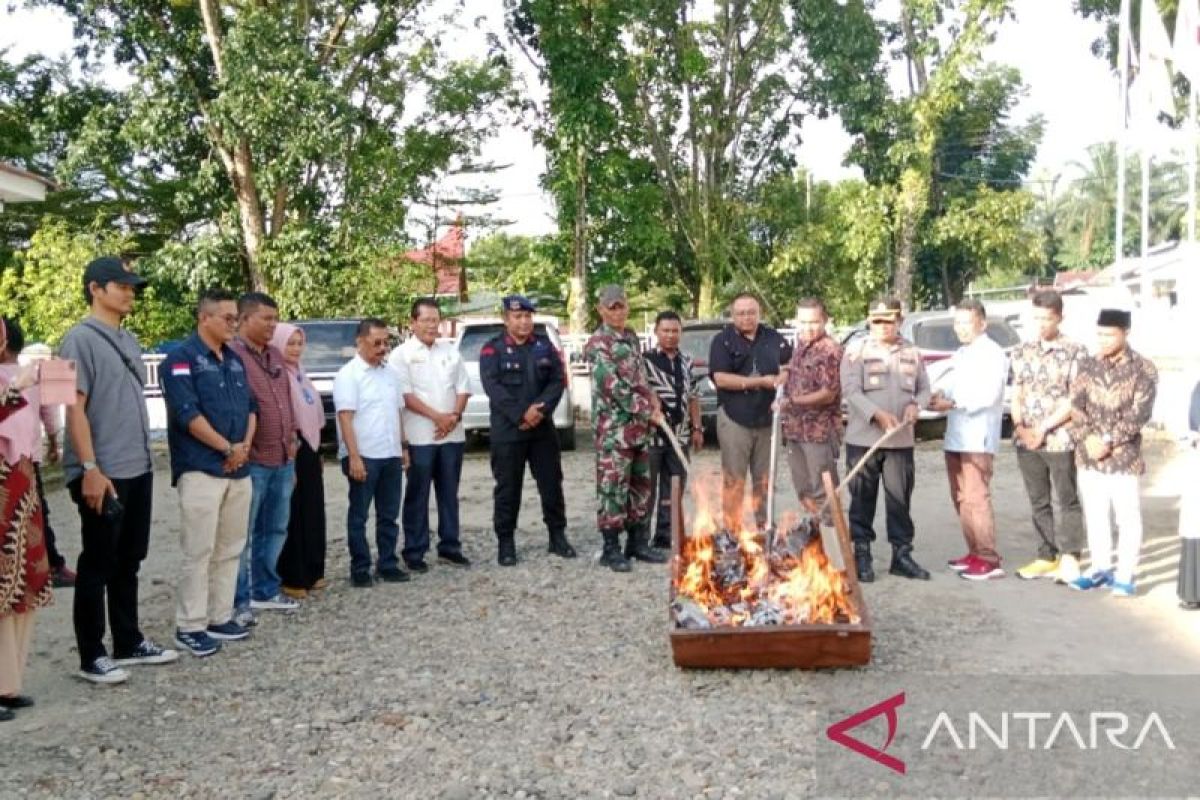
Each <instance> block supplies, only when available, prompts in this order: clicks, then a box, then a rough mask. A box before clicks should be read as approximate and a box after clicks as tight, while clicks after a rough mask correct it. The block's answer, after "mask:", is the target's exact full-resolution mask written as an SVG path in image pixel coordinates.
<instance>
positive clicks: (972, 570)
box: [958, 558, 1004, 581]
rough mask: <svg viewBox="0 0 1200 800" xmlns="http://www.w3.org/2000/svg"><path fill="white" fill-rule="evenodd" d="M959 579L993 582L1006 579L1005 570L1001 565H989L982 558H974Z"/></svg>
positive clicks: (959, 575) (960, 573) (959, 574)
mask: <svg viewBox="0 0 1200 800" xmlns="http://www.w3.org/2000/svg"><path fill="white" fill-rule="evenodd" d="M958 577H960V578H965V579H966V580H969V581H992V580H996V579H997V578H1003V577H1004V570H1003V569H1002V568H1001V567H1000V565H999V564H989V563H988V562H986V561H984V560H983V559H982V558H973V559H971V563H970V564H968V565H967V568H966V569H964V570H963V571H962V572H959V573H958Z"/></svg>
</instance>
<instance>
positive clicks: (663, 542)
mask: <svg viewBox="0 0 1200 800" xmlns="http://www.w3.org/2000/svg"><path fill="white" fill-rule="evenodd" d="M650 546H651V547H653V548H654V549H655V550H670V549H671V534H669V533H668V534H666V535H662V536H660V535H658V534H655V536H654V539H652V540H651V542H650Z"/></svg>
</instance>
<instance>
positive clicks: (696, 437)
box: [692, 425, 704, 451]
mask: <svg viewBox="0 0 1200 800" xmlns="http://www.w3.org/2000/svg"><path fill="white" fill-rule="evenodd" d="M703 449H704V431H703V429H701V428H700V426H699V425H697V426H696V427H694V428H692V450H693V451H699V450H703Z"/></svg>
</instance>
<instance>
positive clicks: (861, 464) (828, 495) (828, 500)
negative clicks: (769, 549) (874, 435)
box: [817, 420, 912, 515]
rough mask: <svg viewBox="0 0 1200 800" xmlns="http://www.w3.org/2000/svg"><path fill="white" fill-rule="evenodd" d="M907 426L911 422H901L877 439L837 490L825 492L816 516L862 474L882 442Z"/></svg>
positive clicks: (881, 445) (839, 502)
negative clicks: (823, 500) (856, 476)
mask: <svg viewBox="0 0 1200 800" xmlns="http://www.w3.org/2000/svg"><path fill="white" fill-rule="evenodd" d="M909 425H912V422H911V421H907V420H906V421H904V422H901V423H900V424H899V425H897V426H896V427H894V428H892V429H891V430H890V431H886V432H885V433H884V434H883V436H881V437H879V441H878V442H876V443H875V444H873V445H871V449H870V450H868V451H867V452H865V453H863V455H862V458H860V459H859V460H858V461H857V462H856V463H855V464H854V467H853V468H852V469H851V470H850V471H849V472H848V473H846V477H845V478H842V482H841V483H839V484H838V485H837V488H836V489H834V490H833V492H832V493H831V492H829V491H828V490H826V492H825V502H824V503H822V504H821V507H820V508H819V509H817V514H818V515H820V514H821V513H822V512H823V511H824V510H825V509H826V508H827V507H828V506H829V504H830V503H831V502H832V501H833V496H834V495H835V494H837V493H838V492H840V491H842V489H845V488H846V487H847V486H849V485H850V481H851V480H852V479H853V478H854V476H855V475H857V474H858V473H860V472H862V468H863V467H865V466H866V465H867V459H869V458H870V457H871V456H873V455H875V451H876V450H878V449H879V448H881V447H883V443H884V442H886V441H887V440H888V439H890V438H892V436H894V435H895V434H896V433H897V432H898V431H901V430H904V429H905V428H907V427H908V426H909ZM838 504H839V505H840V504H841V501H840V500H839V501H838Z"/></svg>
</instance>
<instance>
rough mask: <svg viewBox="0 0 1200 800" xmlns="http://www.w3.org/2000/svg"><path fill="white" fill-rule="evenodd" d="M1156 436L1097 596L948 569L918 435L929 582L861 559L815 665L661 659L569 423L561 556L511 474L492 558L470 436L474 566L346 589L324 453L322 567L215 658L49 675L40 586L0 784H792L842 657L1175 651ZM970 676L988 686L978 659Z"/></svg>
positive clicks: (70, 539) (655, 584) (156, 617)
mask: <svg viewBox="0 0 1200 800" xmlns="http://www.w3.org/2000/svg"><path fill="white" fill-rule="evenodd" d="M1170 455H1171V453H1170V452H1169V450H1168V448H1167V447H1166V446H1158V447H1157V448H1156V450H1155V459H1154V463H1155V464H1156V465H1157V467H1158V468H1157V470H1156V473H1155V476H1154V479H1153V480H1148V481H1147V482H1146V484H1145V487H1144V488H1145V490H1146V494H1147V497H1146V511H1145V513H1146V521H1147V525H1146V529H1147V543H1146V548H1145V553H1146V555H1145V556H1144V560H1143V574H1142V576H1141V587H1142V591H1143V596H1142V597H1141V598H1139V599H1138V600H1137V601H1134V602H1127V603H1121V602H1119V601H1114V600H1111V599H1110V598H1094V597H1090V596H1086V595H1081V594H1079V593H1072V592H1067V591H1066V590H1064V589H1062V588H1059V587H1053V586H1051V585H1049V584H1046V583H1044V582H1037V583H1035V584H1028V583H1025V582H1022V581H1018V580H1016V579H1013V578H1009V579H1007V580H1004V581H999V582H995V583H990V584H986V585H973V584H968V583H967V582H965V581H961V580H958V579H956V578H954V577H953V576H952V575H950V574H949V573H947V571H946V570H945V569H944V568H942V565H943V564H944V563H945V561H946V559H947V558H950V557H953V556H956V555H959V554H960V551H961V549H962V539H961V535H960V533H959V531H958V527H957V523H956V521H955V519H954V516H953V512H952V510H951V509H950V506H949V502H948V498H947V496H946V494H947V490H946V487H945V475H944V468H943V466H942V462H941V453H940V451H939V450H938V447H937V445H936V444H935V443H925V444H923V445H921V446H920V447H919V448H918V467H917V470H918V483H917V488H916V497H915V500H914V508H915V509H916V517H917V523H918V540H917V542H918V546H917V550H916V555H917V557H918V560H920V561H922V562H923V563H924V564H925V565H926V566H928V567H929V568H930V569H931V571H933V572H934V573H935V574H934V579H933V580H932V581H929V582H927V583H918V582H909V581H904V580H902V579H899V578H892V577H890V576H888V575H886V561H885V563H884V565H883V566H884V567H885V569H884V574H882V575H881V576H880V579H879V580H878V582H877V583H875V584H873V585H870V586H867V587H865V588H866V598H867V601H868V604H869V606H870V610H871V613H872V617H873V623H874V648H875V649H874V658H873V662H872V664H871V665H870V666H869V667H867V668H864V669H861V670H854V671H840V672H839V671H821V672H797V671H760V672H754V671H742V672H727V671H722V672H709V673H704V672H682V671H679V670H677V669H676V668H675V667H674V666H673V665H672V662H671V656H670V650H669V646H668V639H667V633H666V598H667V578H666V569H665V567H648V566H645V565H638V566H637V567H636V568H635V571H634V572H633V573H632V574H631V575H624V576H622V575H614V574H612V573H610V572H609V571H608V570H606V569H602V568H600V567H598V566H596V565H595V562H594V559H593V556H594V554H595V553H596V552H597V551H598V549H599V545H600V541H599V535H598V534H597V533H596V531H595V529H594V526H593V524H592V514H593V509H594V502H593V499H592V492H593V485H592V481H591V470H592V463H593V454H592V453H591V452H590V450H589V449H588V448H587V447H586V443H585V442H581V449H580V450H579V451H578V452H575V453H568V454H564V469H565V473H566V483H565V490H566V493H567V504H568V512H569V519H570V534H571V537H572V539H573V541H574V542H575V544H576V546H577V547H578V548H579V550H580V552H581V555H582V556H584V557H581V558H580V559H578V560H576V561H571V562H567V561H562V560H559V559H557V558H552V557H550V556H548V555H547V554H546V553H545V531H544V529H543V528H542V526H541V523H540V520H539V516H540V511H539V509H538V506H537V500H536V491H535V490H534V488H533V485H532V482H531V481H530V482H529V483H528V485H527V487H526V492H525V495H524V508H523V511H524V513H523V516H522V526H521V530H520V532H519V534H518V543H519V547H520V556H521V559H522V562H521V564H520V565H519V566H518V567H517V568H515V569H507V570H506V569H501V568H500V567H498V566H496V565H495V562H494V555H495V553H494V542H493V539H492V537H491V533H490V516H491V499H490V493H491V479H490V474H489V469H488V460H487V453H486V451H483V450H478V449H476V450H474V451H473V452H471V453H469V454H468V458H467V462H466V467H465V470H464V476H463V484H462V486H463V489H462V510H463V525H464V542H465V547H466V551H467V554H468V555H469V556H470V557H471V558H472V559H474V560H475V566H474V567H473V568H472V569H470V570H469V571H461V570H457V569H453V568H449V567H438V566H434V567H433V569H432V570H431V572H430V573H428V574H427V575H424V576H419V577H417V578H416V579H415V580H414V581H413V582H411V583H409V584H404V585H399V586H391V585H379V586H376V587H375V588H373V589H371V590H368V591H362V590H355V589H351V588H350V587H349V586H348V583H347V579H346V571H347V569H346V563H347V559H346V555H345V544H344V533H343V524H342V520H343V519H344V511H345V498H344V479H343V478H342V476H341V475H340V474H339V473H338V472H337V471H336V469H335V468H334V466H333V465H332V464H331V465H329V466H328V467H327V469H326V482H327V484H326V485H327V486H328V487H329V491H328V498H327V500H328V509H329V517H330V521H331V528H332V532H331V541H330V547H329V556H330V563H329V570H328V574H329V576H330V577H331V578H332V580H333V586H332V587H331V589H330V590H329V591H327V592H326V593H324V595H323V596H320V597H318V598H315V599H313V600H311V601H309V602H306V603H305V604H304V607H303V608H302V609H301V610H300V611H299V612H298V613H296V614H293V615H273V616H267V617H266V618H265V619H264V620H263V622H262V624H261V625H260V626H259V627H258V628H257V630H256V631H255V633H254V635H253V637H251V639H249V640H247V641H245V642H241V643H238V642H234V643H228V644H227V646H226V648H225V650H224V651H223V652H222V653H220V654H219V655H217V656H215V657H212V658H208V659H202V660H200V659H194V658H191V657H189V656H186V655H185V656H183V657H182V660H181V661H180V662H179V663H178V664H175V665H172V666H166V667H140V668H134V669H135V672H134V674H133V676H132V678H131V680H130V681H129V682H128V683H127V684H125V685H123V686H118V687H98V686H92V685H90V684H85V683H83V682H82V681H80V680H78V679H77V678H75V677H74V668H75V666H76V664H77V661H76V655H75V652H74V640H73V636H72V634H71V627H70V604H71V592H70V590H65V591H62V592H60V593H59V595H58V602H57V604H56V605H55V607H53V608H51V609H48V610H47V611H45V612H43V613H42V614H41V615H40V617H39V620H38V630H37V633H36V637H35V641H34V652H33V654H32V656H31V660H30V667H29V673H28V682H27V687H26V691H27V692H28V693H30V694H32V695H34V696H35V697H36V698H37V701H38V705H37V707H36V708H35V709H31V710H29V711H26V712H22V713H21V714H20V716H19V718H18V720H17V721H15V722H9V723H6V724H3V726H2V727H0V753H2V755H0V775H2V776H3V777H2V778H0V797H25V796H36V797H56V798H75V797H249V798H284V797H355V798H357V797H364V798H365V797H405V798H408V797H412V798H433V797H446V798H463V799H464V800H465V798H476V797H515V798H521V797H540V798H574V797H631V796H638V797H721V798H733V797H747V798H767V797H777V798H785V797H801V796H811V795H813V794H815V793H817V792H818V789H817V788H815V787H816V786H817V783H816V782H815V781H816V780H817V778H818V772H819V759H820V756H819V749H818V746H819V743H820V742H821V741H823V739H824V737H823V731H824V730H825V728H826V727H827V726H828V725H829V724H830V723H831V722H833V721H834V719H833V718H831V717H830V713H829V710H828V704H827V703H826V701H827V699H828V698H830V697H834V696H838V697H841V698H842V699H845V693H846V692H850V691H854V692H857V691H860V689H859V688H853V687H861V686H862V685H863V682H864V678H865V679H871V678H874V677H878V679H879V685H880V686H881V687H882V686H886V685H890V684H889V683H888V681H889V680H891V679H892V678H894V677H895V676H900V675H930V674H933V675H946V676H969V675H981V674H984V675H994V676H1004V675H1009V674H1045V675H1060V674H1064V673H1072V672H1075V673H1084V672H1088V673H1108V674H1119V673H1197V672H1200V619H1197V618H1196V617H1194V616H1189V615H1188V614H1187V613H1186V612H1182V611H1180V610H1178V609H1176V607H1175V603H1174V564H1175V561H1174V555H1173V554H1174V553H1176V552H1177V545H1176V542H1175V520H1176V516H1175V515H1176V495H1177V492H1175V493H1174V494H1173V493H1172V491H1173V490H1172V487H1173V486H1175V485H1176V481H1177V479H1178V472H1179V469H1178V466H1177V465H1174V462H1171V461H1170V458H1169V457H1170ZM717 463H718V462H717V456H716V453H715V451H713V450H707V451H705V452H703V453H702V454H700V455H699V457H698V460H697V474H704V473H713V472H715V470H716V469H717ZM1168 463H1170V464H1171V465H1170V466H1168ZM162 466H165V465H162ZM783 474H784V470H781V475H783ZM156 480H157V489H156V500H155V530H154V539H153V543H152V546H151V553H150V557H149V559H148V560H147V562H146V563H145V565H144V568H143V571H142V575H143V584H142V585H143V601H142V609H143V620H144V629H145V630H146V631H147V633H148V634H149V635H150V636H152V637H153V638H155V639H157V640H158V641H160V642H163V643H165V642H167V641H169V640H170V638H171V631H172V623H171V620H172V609H173V606H172V583H173V580H174V575H175V566H176V564H177V560H178V539H177V529H176V521H177V504H176V496H175V493H174V490H172V489H171V488H170V486H169V475H168V474H167V473H166V472H165V471H160V472H159V473H158V474H157V475H156ZM994 490H995V495H996V498H997V501H996V505H997V515H998V527H999V531H1000V540H1001V550H1002V552H1003V553H1004V554H1005V555H1006V556H1007V558H1008V566H1009V567H1010V568H1015V567H1016V566H1019V565H1020V563H1023V562H1024V561H1025V560H1026V559H1027V557H1028V556H1029V555H1030V554H1031V551H1032V545H1031V543H1030V532H1029V524H1028V521H1027V506H1026V503H1025V497H1024V493H1023V490H1022V489H1021V486H1020V476H1019V474H1018V473H1017V470H1016V466H1015V460H1014V458H1013V456H1012V454H1011V452H1008V453H1005V454H1002V456H1001V461H1000V465H999V468H998V470H997V477H996V482H995V486H994ZM786 494H790V491H789V492H784V493H781V498H782V497H783V496H784V495H786ZM50 504H51V508H52V509H53V513H54V522H55V527H56V529H57V530H59V531H60V536H61V538H62V540H63V547H64V549H65V550H66V552H67V553H68V554H69V555H74V554H75V553H77V552H78V522H77V518H76V517H75V514H74V510H73V507H72V506H71V505H70V502H69V500H68V498H67V497H66V494H65V493H64V492H63V491H62V490H61V489H58V490H54V491H52V492H51V495H50ZM781 505H782V506H783V507H784V508H787V507H791V506H794V505H795V504H794V502H791V503H789V502H787V501H786V500H781ZM881 505H882V503H881ZM880 557H885V554H884V553H883V551H882V549H881V548H879V547H878V545H877V558H880ZM1114 641H1120V642H1122V643H1123V644H1124V646H1122V647H1112V646H1110V645H1111V643H1112V642H1114ZM1079 652H1085V653H1086V654H1087V658H1086V659H1084V660H1080V659H1078V658H1076V657H1073V656H1074V655H1077V654H1078V653H1079ZM991 691H995V692H1002V691H1004V689H1003V683H1002V681H997V682H996V684H995V688H994V689H992V690H991ZM839 692H841V693H842V694H840V695H839ZM869 702H874V700H866V701H865V703H864V704H866V703H869ZM826 744H827V743H826ZM883 790H884V787H883V786H882V785H876V786H875V787H874V789H872V785H871V784H865V785H864V786H863V787H862V789H861V792H857V791H856V792H855V793H856V794H857V793H863V794H868V793H871V792H872V791H876V792H882V791H883Z"/></svg>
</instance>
